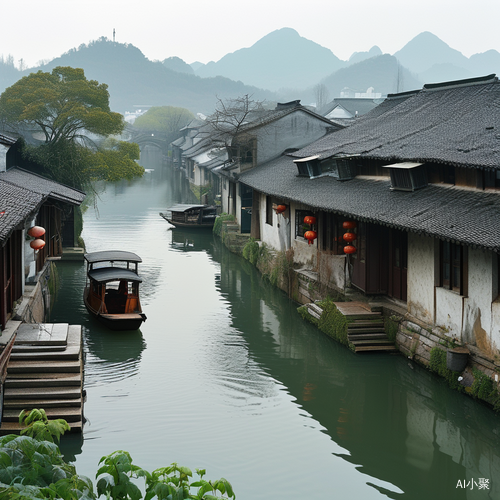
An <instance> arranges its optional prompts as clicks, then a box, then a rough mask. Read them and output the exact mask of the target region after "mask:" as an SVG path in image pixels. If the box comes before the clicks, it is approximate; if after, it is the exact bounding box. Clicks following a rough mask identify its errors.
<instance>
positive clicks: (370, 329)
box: [347, 326, 385, 334]
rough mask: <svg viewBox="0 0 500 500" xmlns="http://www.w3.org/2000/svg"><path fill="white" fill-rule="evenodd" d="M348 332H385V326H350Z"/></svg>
mask: <svg viewBox="0 0 500 500" xmlns="http://www.w3.org/2000/svg"><path fill="white" fill-rule="evenodd" d="M347 333H348V334H351V333H385V328H384V327H380V326H374V327H366V326H364V327H361V328H351V327H350V326H348V327H347Z"/></svg>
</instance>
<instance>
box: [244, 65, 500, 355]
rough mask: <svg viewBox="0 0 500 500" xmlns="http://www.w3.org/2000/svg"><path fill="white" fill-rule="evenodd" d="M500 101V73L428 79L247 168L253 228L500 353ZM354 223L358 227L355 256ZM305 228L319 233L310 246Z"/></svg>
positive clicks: (313, 265) (325, 272) (336, 283)
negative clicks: (348, 226) (350, 236)
mask: <svg viewBox="0 0 500 500" xmlns="http://www.w3.org/2000/svg"><path fill="white" fill-rule="evenodd" d="M498 102H500V82H499V81H498V79H497V78H496V77H495V76H494V75H489V76H488V77H483V78H476V79H470V80H463V81H455V82H447V83H443V84H433V85H426V86H424V88H423V89H422V90H420V91H415V92H408V93H404V94H394V95H390V96H388V98H387V99H386V100H385V101H384V102H383V103H382V104H380V105H379V106H377V107H376V108H374V109H373V110H372V111H371V112H369V113H367V114H366V115H364V116H361V117H360V118H359V119H358V120H356V122H355V123H354V124H353V125H351V126H350V127H348V128H345V129H343V130H339V131H338V132H335V133H333V134H329V135H327V136H325V137H323V138H321V139H319V140H317V141H315V142H313V143H312V144H310V145H308V146H306V147H304V148H302V149H301V150H299V151H296V152H292V153H290V154H289V155H286V156H281V157H280V158H278V159H274V160H272V161H270V162H267V163H265V164H260V165H259V166H257V167H256V168H254V169H252V170H249V171H244V172H241V173H240V175H239V182H240V183H241V184H242V186H246V188H245V189H251V190H252V191H253V193H254V200H255V202H254V206H255V207H256V208H257V210H254V211H253V218H252V232H253V233H255V234H256V233H258V234H259V236H260V238H261V240H262V241H263V242H266V243H267V244H269V245H270V246H272V247H274V248H275V249H276V250H286V249H287V248H293V250H294V258H295V261H296V263H301V264H302V265H303V266H305V267H307V268H309V269H311V270H312V271H315V272H317V273H318V280H320V282H322V283H323V284H325V285H328V286H330V287H331V288H333V289H337V290H343V289H344V287H345V286H353V287H355V288H356V289H358V290H359V291H360V292H363V293H364V294H366V295H367V296H368V297H369V296H381V295H383V296H386V297H389V298H390V299H391V300H394V301H396V303H399V304H401V305H402V306H403V307H405V308H406V309H407V311H408V313H409V314H410V315H411V317H412V318H415V319H416V320H418V321H420V322H422V324H425V325H428V326H429V328H433V327H436V326H439V327H440V328H442V329H443V331H446V332H448V335H450V336H455V337H457V338H458V339H459V340H460V341H462V342H467V343H469V345H472V346H476V347H477V348H478V349H480V350H482V352H483V353H486V354H485V355H487V356H489V357H490V358H491V359H492V358H493V356H494V355H497V356H499V355H500V351H499V348H500V106H498ZM279 204H283V205H286V210H285V211H284V212H283V213H281V214H277V213H276V212H275V211H274V210H273V207H276V205H279ZM308 215H309V216H313V217H314V218H315V222H314V225H313V226H309V225H308V224H305V223H304V218H305V217H306V216H308ZM308 220H310V219H308ZM346 221H347V222H351V223H354V224H355V226H356V227H355V229H353V230H351V231H350V232H351V233H354V236H355V241H354V242H353V243H352V245H353V246H354V247H355V253H353V254H352V255H350V256H349V257H347V256H346V254H345V253H344V246H345V245H346V242H345V241H344V239H343V235H344V233H345V232H346V230H345V229H344V228H343V223H344V222H346ZM307 229H313V230H314V231H316V233H317V238H315V239H314V241H313V242H312V244H309V242H308V241H307V240H306V239H305V238H304V233H305V231H306V230H307ZM429 331H430V330H429Z"/></svg>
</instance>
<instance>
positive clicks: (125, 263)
mask: <svg viewBox="0 0 500 500" xmlns="http://www.w3.org/2000/svg"><path fill="white" fill-rule="evenodd" d="M84 257H85V260H86V261H87V282H86V285H85V290H84V292H83V301H84V302H85V306H86V307H87V309H88V311H89V312H90V313H91V314H93V315H94V316H95V317H96V318H97V319H98V320H99V321H101V323H103V324H104V325H106V326H107V327H108V328H110V329H111V330H137V329H138V328H139V327H140V326H141V324H142V322H143V321H146V315H145V314H144V313H143V312H142V309H141V302H140V300H139V283H141V282H142V279H141V278H140V277H139V275H138V273H137V270H138V264H139V262H142V259H141V258H140V257H139V256H138V255H136V254H135V253H132V252H124V251H121V250H111V251H104V252H93V253H87V254H85V255H84ZM115 263H118V264H119V265H117V266H115Z"/></svg>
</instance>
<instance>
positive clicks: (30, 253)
mask: <svg viewBox="0 0 500 500" xmlns="http://www.w3.org/2000/svg"><path fill="white" fill-rule="evenodd" d="M15 143H16V141H15V140H14V139H12V138H10V137H7V136H0V329H2V330H3V329H4V328H5V326H6V322H7V320H8V319H9V318H10V317H11V315H12V313H13V310H14V306H15V304H16V302H17V301H19V299H20V298H21V297H22V296H23V294H24V292H25V286H26V284H27V283H32V284H36V283H37V281H38V278H39V277H40V275H41V273H43V272H44V268H45V263H46V261H47V259H48V258H50V257H58V256H60V255H61V254H62V248H63V240H64V244H65V246H73V245H74V227H73V224H74V214H73V207H75V206H78V205H80V204H81V203H82V201H83V199H84V197H85V193H83V192H81V191H78V190H76V189H73V188H70V187H67V186H64V185H62V184H59V183H57V182H54V181H51V180H49V179H46V178H44V177H41V176H39V175H36V174H33V173H31V172H28V171H26V170H23V169H21V168H19V167H16V166H13V163H14V160H13V159H12V157H11V155H10V152H11V148H13V146H14V144H15ZM12 151H14V149H12ZM35 225H37V226H41V227H43V228H44V229H45V235H44V236H43V237H42V238H43V239H44V241H45V246H44V247H43V248H42V249H40V250H37V251H35V250H33V249H32V248H31V247H30V241H31V240H32V238H30V237H29V236H28V235H27V231H28V230H29V228H30V227H32V226H35ZM37 318H38V320H42V319H43V318H40V315H37ZM37 318H34V319H37Z"/></svg>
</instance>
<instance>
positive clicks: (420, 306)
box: [407, 233, 435, 324]
mask: <svg viewBox="0 0 500 500" xmlns="http://www.w3.org/2000/svg"><path fill="white" fill-rule="evenodd" d="M407 305H408V312H409V313H410V314H412V315H413V316H415V317H416V318H418V319H421V320H422V321H425V322H427V323H429V324H433V323H434V317H435V311H434V239H433V238H428V237H425V236H419V235H417V234H415V233H408V299H407Z"/></svg>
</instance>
